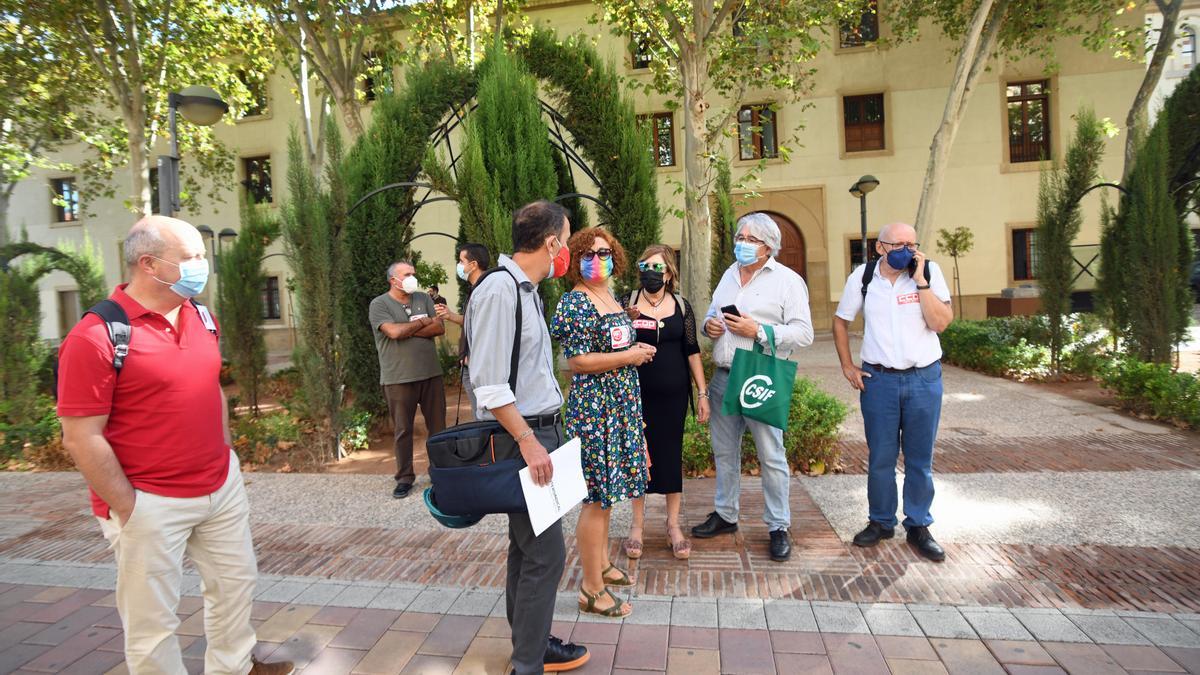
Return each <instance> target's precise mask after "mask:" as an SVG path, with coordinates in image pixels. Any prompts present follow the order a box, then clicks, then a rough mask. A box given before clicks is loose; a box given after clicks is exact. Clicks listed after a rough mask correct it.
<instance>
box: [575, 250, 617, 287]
mask: <svg viewBox="0 0 1200 675" xmlns="http://www.w3.org/2000/svg"><path fill="white" fill-rule="evenodd" d="M579 272H580V274H581V275H582V276H583V278H584V280H585V281H604V280H605V279H607V278H609V277H611V276H612V272H613V259H612V256H611V255H610V256H609V257H607V258H602V257H600V256H598V255H597V256H584V258H583V260H581V261H579Z"/></svg>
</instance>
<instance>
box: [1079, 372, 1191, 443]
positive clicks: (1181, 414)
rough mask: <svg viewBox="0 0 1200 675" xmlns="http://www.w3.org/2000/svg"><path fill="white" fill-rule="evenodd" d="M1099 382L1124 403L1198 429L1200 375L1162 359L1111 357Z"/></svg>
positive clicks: (1155, 416)
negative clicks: (1183, 369) (1141, 359)
mask: <svg viewBox="0 0 1200 675" xmlns="http://www.w3.org/2000/svg"><path fill="white" fill-rule="evenodd" d="M1100 382H1101V383H1102V384H1103V385H1104V386H1105V387H1108V388H1109V389H1111V390H1113V392H1114V393H1115V394H1116V396H1117V399H1118V400H1119V401H1121V404H1122V405H1124V406H1125V407H1127V408H1129V409H1131V410H1134V411H1136V412H1139V413H1142V414H1144V415H1147V416H1149V417H1151V418H1153V419H1157V420H1163V421H1167V422H1171V423H1173V424H1176V425H1177V426H1180V427H1185V428H1186V427H1190V428H1193V429H1200V378H1197V377H1196V376H1195V375H1193V374H1191V373H1184V372H1178V371H1174V370H1172V369H1171V367H1170V366H1169V365H1167V364H1165V363H1145V362H1142V361H1137V360H1135V359H1120V360H1116V361H1111V362H1109V363H1108V365H1107V366H1106V367H1105V368H1104V369H1103V370H1102V372H1101V375H1100Z"/></svg>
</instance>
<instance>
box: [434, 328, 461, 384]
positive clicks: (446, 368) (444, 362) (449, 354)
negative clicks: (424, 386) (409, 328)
mask: <svg viewBox="0 0 1200 675" xmlns="http://www.w3.org/2000/svg"><path fill="white" fill-rule="evenodd" d="M434 344H435V345H436V346H437V355H438V362H439V363H441V366H442V374H443V376H444V378H445V381H446V382H458V381H459V380H460V379H461V378H462V371H461V368H460V366H459V364H458V349H456V348H455V347H454V346H452V345H451V344H450V341H449V340H447V339H446V338H445V337H441V338H438V339H437V340H434Z"/></svg>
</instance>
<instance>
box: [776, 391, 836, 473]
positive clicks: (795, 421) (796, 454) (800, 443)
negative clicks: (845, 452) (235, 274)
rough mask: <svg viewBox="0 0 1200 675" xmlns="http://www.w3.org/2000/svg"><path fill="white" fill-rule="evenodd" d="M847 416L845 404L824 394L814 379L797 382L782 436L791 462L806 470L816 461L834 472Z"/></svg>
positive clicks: (796, 466) (794, 465)
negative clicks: (841, 433) (839, 439)
mask: <svg viewBox="0 0 1200 675" xmlns="http://www.w3.org/2000/svg"><path fill="white" fill-rule="evenodd" d="M846 413H847V409H846V404H844V403H842V402H841V401H840V400H838V399H837V398H836V397H834V396H832V395H830V394H827V393H825V392H824V391H822V390H821V388H820V387H818V386H817V384H816V383H815V382H813V381H812V380H810V379H808V378H805V377H802V378H800V379H798V380H796V384H795V387H794V388H793V389H792V407H791V410H790V411H789V412H788V428H787V432H786V433H784V435H783V447H784V448H785V449H786V451H787V456H788V463H789V464H791V465H792V466H793V467H795V468H798V469H801V470H804V471H807V470H809V468H810V467H811V465H812V463H813V462H824V463H825V466H826V468H827V469H829V470H832V469H833V468H834V467H835V466H836V465H837V463H838V459H839V457H840V455H841V452H840V451H839V450H838V445H837V440H838V436H839V434H840V429H841V426H842V422H843V421H844V420H845V419H846Z"/></svg>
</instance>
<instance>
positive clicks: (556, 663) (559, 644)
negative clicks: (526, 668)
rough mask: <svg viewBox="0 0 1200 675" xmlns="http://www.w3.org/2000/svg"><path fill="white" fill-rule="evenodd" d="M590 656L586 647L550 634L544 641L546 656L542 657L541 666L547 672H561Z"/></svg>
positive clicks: (581, 662)
mask: <svg viewBox="0 0 1200 675" xmlns="http://www.w3.org/2000/svg"><path fill="white" fill-rule="evenodd" d="M591 656H592V655H591V654H589V653H588V649H587V647H584V646H583V645H577V644H575V643H574V642H563V641H562V640H560V639H558V638H556V637H554V636H553V635H551V636H550V639H549V640H548V641H547V642H546V656H545V658H543V659H542V662H543V666H542V667H543V669H544V670H545V671H546V672H547V673H561V672H562V671H564V670H574V669H576V668H578V667H580V666H582V665H583V664H585V663H587V661H588V659H589V658H591Z"/></svg>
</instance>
